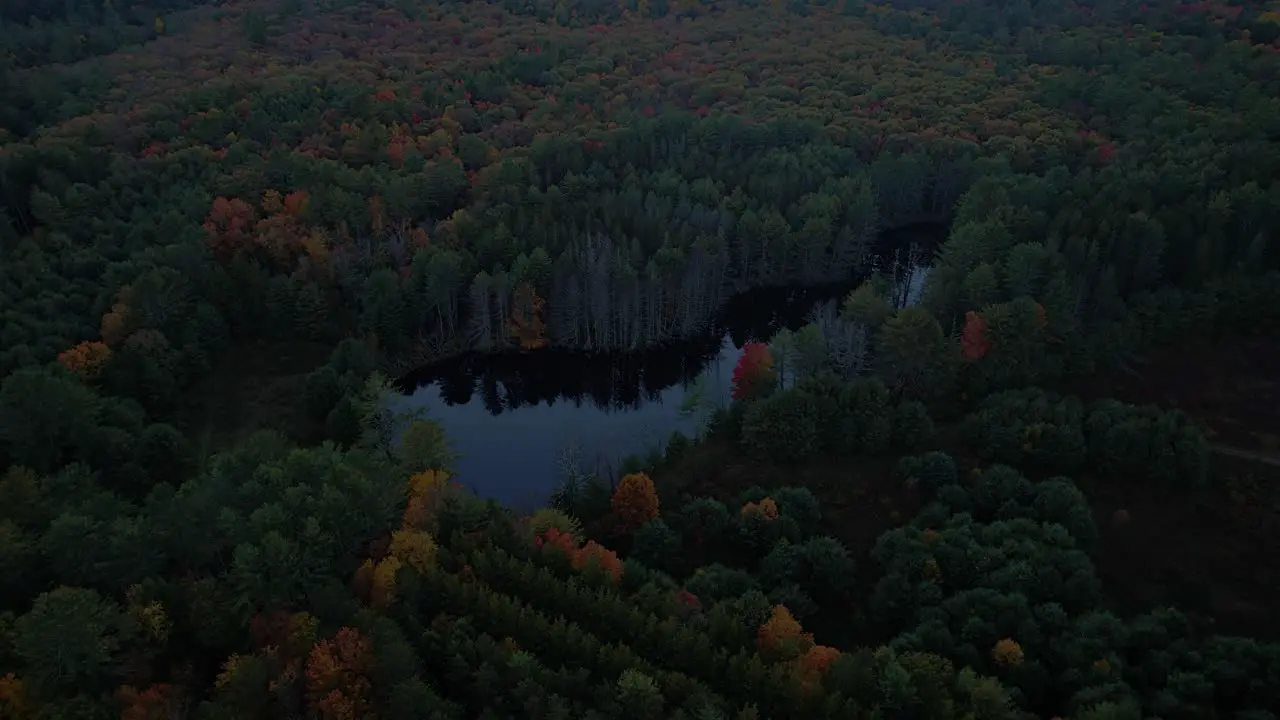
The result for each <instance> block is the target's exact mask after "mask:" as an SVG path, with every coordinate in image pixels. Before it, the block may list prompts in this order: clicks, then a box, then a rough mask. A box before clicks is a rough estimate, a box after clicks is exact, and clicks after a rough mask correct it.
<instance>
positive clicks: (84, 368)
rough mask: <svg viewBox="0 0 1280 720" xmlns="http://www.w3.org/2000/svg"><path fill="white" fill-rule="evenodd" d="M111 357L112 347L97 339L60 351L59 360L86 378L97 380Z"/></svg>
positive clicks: (67, 367) (76, 373) (68, 368)
mask: <svg viewBox="0 0 1280 720" xmlns="http://www.w3.org/2000/svg"><path fill="white" fill-rule="evenodd" d="M110 359H111V348H109V347H107V344H106V343H103V342H97V341H87V342H82V343H80V344H79V345H76V346H75V347H73V348H71V349H70V350H64V351H63V352H60V353H58V362H60V363H62V366H63V367H65V368H66V369H67V370H69V371H71V372H72V373H73V374H75V375H77V376H79V377H80V378H82V379H84V380H96V379H98V377H99V376H101V375H102V369H103V368H104V367H106V365H107V361H108V360H110Z"/></svg>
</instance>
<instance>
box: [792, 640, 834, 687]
mask: <svg viewBox="0 0 1280 720" xmlns="http://www.w3.org/2000/svg"><path fill="white" fill-rule="evenodd" d="M839 657H840V651H839V650H837V649H835V648H833V647H828V646H826V645H814V646H812V647H810V648H809V649H808V650H805V651H804V654H803V655H801V656H800V657H798V658H796V659H795V660H794V661H793V662H792V668H791V674H792V677H793V678H794V679H795V681H796V683H797V684H798V685H800V687H801V688H802V689H804V690H812V689H815V688H817V687H820V686H821V683H822V679H823V678H824V677H826V674H827V670H829V669H830V668H831V664H832V663H834V662H835V661H836V659H837V658H839Z"/></svg>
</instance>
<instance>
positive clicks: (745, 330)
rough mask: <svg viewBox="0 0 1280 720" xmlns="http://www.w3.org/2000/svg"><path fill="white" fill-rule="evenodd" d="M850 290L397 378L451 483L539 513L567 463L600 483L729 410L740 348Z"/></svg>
mask: <svg viewBox="0 0 1280 720" xmlns="http://www.w3.org/2000/svg"><path fill="white" fill-rule="evenodd" d="M945 233H946V228H945V226H942V225H934V224H930V225H922V226H911V227H908V228H902V229H898V230H894V231H889V232H886V233H884V234H882V235H881V237H880V242H878V243H877V244H876V256H877V258H879V260H880V262H881V263H882V264H887V263H888V262H891V259H890V260H886V258H891V257H892V255H893V252H894V251H895V250H898V251H901V250H903V249H905V248H908V247H912V246H915V247H918V248H921V249H923V250H924V251H925V255H926V256H927V255H928V253H931V251H932V249H933V248H934V247H936V244H937V242H938V241H939V240H940V239H941V238H942V237H943V236H945ZM927 274H928V267H927V266H925V265H923V264H921V265H915V266H904V270H903V271H902V272H901V273H899V277H898V288H897V292H898V295H899V302H901V303H904V304H910V303H912V302H914V301H915V300H916V299H917V297H918V296H919V293H920V291H921V289H922V288H923V285H924V279H925V277H926V276H927ZM856 284H857V280H856V279H852V278H851V279H850V281H849V282H848V283H840V284H837V285H827V286H821V287H808V288H766V289H758V290H752V291H749V292H747V293H744V294H742V295H739V296H737V297H736V298H734V299H733V300H732V301H730V302H729V303H728V304H727V305H726V306H725V307H724V308H723V309H722V310H721V312H720V313H719V316H718V318H717V320H716V322H715V323H714V324H713V325H712V326H711V327H710V328H708V330H707V331H706V333H705V334H704V335H703V336H701V337H698V338H695V339H692V340H688V341H685V342H682V343H679V344H675V345H670V346H665V347H661V348H654V349H651V350H647V351H643V352H637V353H627V354H621V353H619V354H587V353H579V352H573V351H567V350H539V351H534V352H528V353H503V354H492V355H481V354H470V355H464V356H462V357H458V358H454V359H451V360H448V361H444V362H441V363H438V364H435V365H431V366H428V367H426V368H422V369H420V370H418V371H415V372H414V373H412V374H411V375H410V376H408V377H406V378H405V379H404V380H403V381H402V384H403V385H405V386H407V387H408V388H410V389H409V390H408V392H407V393H406V394H407V396H408V397H407V398H406V403H407V404H409V405H410V406H413V407H419V408H423V409H425V411H426V415H427V417H429V418H431V419H433V420H435V421H437V422H439V423H441V424H442V425H443V426H444V429H445V432H446V433H447V434H448V437H449V439H450V442H451V444H452V446H453V449H454V450H455V451H456V452H458V453H459V455H460V457H459V459H458V460H457V461H456V463H455V470H456V479H457V480H458V482H460V483H461V484H463V485H464V486H466V487H469V488H470V489H472V490H473V491H474V492H476V493H478V494H480V495H481V496H484V497H492V498H494V499H496V500H498V501H499V502H502V503H503V504H505V505H507V506H509V507H513V508H521V509H529V508H534V507H538V506H540V505H542V504H544V503H545V502H546V500H547V498H548V497H549V496H550V494H551V493H552V492H553V491H554V490H555V489H556V488H557V487H558V485H559V484H560V482H561V479H562V478H563V476H564V468H565V462H566V461H568V462H572V464H573V465H574V466H576V467H578V468H579V469H581V470H584V471H587V472H598V473H602V474H604V475H606V476H610V475H612V474H613V473H614V471H616V468H617V467H618V466H619V465H620V464H621V461H622V459H623V458H625V457H626V456H628V455H632V454H636V453H646V452H648V451H650V450H652V449H654V448H657V447H661V446H662V445H663V444H664V443H665V442H666V440H667V438H669V437H670V436H671V433H672V432H673V431H680V432H683V433H684V434H686V435H689V436H693V435H694V434H696V433H697V431H698V429H699V424H700V423H701V422H703V421H704V419H705V417H706V411H707V410H709V409H710V408H714V407H717V406H720V405H723V404H726V403H727V402H728V399H729V380H730V377H731V376H732V374H733V368H734V366H735V365H736V364H737V362H738V358H739V357H740V356H741V354H742V348H743V346H744V345H746V344H747V343H748V342H752V341H758V340H767V339H768V338H770V337H772V336H773V335H774V334H775V333H777V332H778V331H779V330H781V329H783V328H788V329H791V330H796V329H799V328H800V327H802V326H804V325H805V324H806V323H807V322H808V319H809V317H810V316H811V313H812V312H813V311H814V310H815V309H816V308H818V307H820V306H821V305H823V304H824V303H827V302H838V301H839V299H840V298H842V297H843V296H844V295H846V294H847V293H848V292H849V290H851V289H852V288H853V287H854V286H856Z"/></svg>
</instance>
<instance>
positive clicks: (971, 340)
mask: <svg viewBox="0 0 1280 720" xmlns="http://www.w3.org/2000/svg"><path fill="white" fill-rule="evenodd" d="M990 351H991V337H990V335H989V333H988V327H987V321H986V318H984V317H982V316H981V315H979V314H978V313H976V312H974V311H973V310H970V311H969V312H967V313H965V315H964V330H963V331H962V332H961V334H960V354H961V355H963V356H964V358H965V359H966V360H980V359H982V358H983V357H985V356H986V354H987V353H988V352H990Z"/></svg>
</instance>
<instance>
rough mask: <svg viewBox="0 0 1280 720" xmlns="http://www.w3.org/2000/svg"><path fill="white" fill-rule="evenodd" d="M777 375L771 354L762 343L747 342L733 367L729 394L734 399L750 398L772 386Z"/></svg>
mask: <svg viewBox="0 0 1280 720" xmlns="http://www.w3.org/2000/svg"><path fill="white" fill-rule="evenodd" d="M776 381H777V376H776V375H775V373H774V371H773V355H772V354H771V353H770V352H769V346H768V345H765V344H764V343H759V342H753V343H747V346H746V347H744V348H743V349H742V357H740V358H738V364H737V366H735V367H734V368H733V379H732V381H731V382H732V390H731V396H732V397H733V399H734V400H752V399H754V398H757V397H760V396H761V395H762V394H764V393H765V392H767V391H768V390H769V389H770V388H772V387H773V384H774V382H776Z"/></svg>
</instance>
